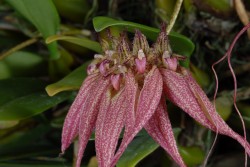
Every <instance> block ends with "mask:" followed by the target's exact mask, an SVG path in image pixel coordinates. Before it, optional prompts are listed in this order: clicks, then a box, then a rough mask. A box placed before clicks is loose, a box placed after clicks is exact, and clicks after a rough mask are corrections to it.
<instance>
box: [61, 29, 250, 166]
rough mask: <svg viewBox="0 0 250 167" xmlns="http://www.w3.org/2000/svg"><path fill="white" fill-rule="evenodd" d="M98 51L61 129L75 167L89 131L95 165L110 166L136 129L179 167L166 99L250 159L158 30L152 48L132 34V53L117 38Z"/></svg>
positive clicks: (246, 145) (240, 139) (249, 151)
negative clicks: (76, 144)
mask: <svg viewBox="0 0 250 167" xmlns="http://www.w3.org/2000/svg"><path fill="white" fill-rule="evenodd" d="M103 48H104V54H103V55H96V56H95V60H94V61H93V62H92V63H91V64H90V65H89V67H88V74H89V75H88V77H87V78H86V79H85V81H84V82H83V84H82V87H81V88H80V91H79V93H78V95H77V97H76V99H75V101H74V103H73V104H72V106H71V108H70V110H69V113H68V115H67V117H66V119H65V122H64V126H63V133H62V148H61V149H62V153H64V151H65V150H66V149H67V148H68V147H69V145H70V144H71V143H72V142H73V140H74V139H75V138H76V137H77V136H78V139H79V149H78V155H77V163H76V166H77V167H80V164H81V159H82V157H83V153H84V150H85V148H86V145H87V142H88V139H89V138H90V136H91V133H92V132H93V131H95V136H96V138H95V146H96V156H97V159H98V163H99V166H100V167H113V166H115V164H116V163H117V161H118V160H119V158H120V157H121V155H122V153H123V152H124V151H125V149H126V148H127V146H128V144H129V143H130V142H131V141H132V140H133V138H134V137H135V136H136V134H137V133H138V132H139V131H140V130H141V129H142V128H145V129H146V131H147V132H148V134H149V135H150V136H151V137H152V138H153V139H154V140H155V141H156V142H157V143H159V145H160V146H161V147H162V148H164V149H165V150H166V152H168V154H169V155H170V156H171V157H172V159H173V160H174V161H175V162H176V163H177V164H178V165H179V166H181V167H185V166H186V165H185V163H184V162H183V159H182V157H181V156H180V154H179V151H178V148H177V144H176V141H175V138H174V134H173V130H172V127H171V123H170V120H169V117H168V112H167V106H166V100H169V101H170V102H172V103H174V104H175V105H177V106H178V107H180V108H181V109H182V110H183V111H185V112H186V113H187V114H189V115H190V116H191V117H193V118H194V119H195V120H196V121H197V122H199V123H200V124H201V125H203V126H205V127H207V128H209V129H211V130H213V131H215V132H218V133H220V134H223V135H227V136H229V137H231V138H233V139H235V140H237V141H238V142H239V143H240V144H241V145H242V146H243V147H244V148H245V150H246V152H247V154H248V155H250V145H249V143H247V142H246V140H245V139H244V138H243V137H242V136H240V135H239V134H237V133H236V132H234V131H233V130H232V129H231V128H230V127H229V126H228V125H227V124H226V123H225V122H224V120H223V119H222V118H221V117H220V115H219V114H218V113H217V112H216V110H215V108H214V106H213V105H212V103H211V102H210V100H209V99H208V97H207V96H206V94H205V93H204V91H203V90H202V89H201V88H200V86H199V85H198V84H197V82H196V81H195V80H194V79H193V77H192V76H191V74H190V72H189V71H188V70H187V69H186V68H184V67H181V66H180V65H179V64H178V61H179V59H180V56H177V55H175V54H173V53H172V50H171V48H170V46H169V41H168V37H167V35H166V33H165V30H164V28H163V30H162V31H161V33H160V34H159V37H158V39H157V41H156V43H155V44H154V45H153V46H152V47H150V46H149V44H148V42H147V40H146V37H145V36H144V35H143V34H142V33H140V32H139V31H136V33H135V37H134V41H133V47H132V49H131V48H130V47H129V44H128V43H127V41H126V40H125V38H123V37H121V39H120V40H119V41H118V42H116V43H113V44H112V48H111V49H110V48H109V46H108V45H107V42H105V41H103ZM123 129H124V135H123V139H122V142H121V144H120V146H119V148H117V143H118V140H119V137H120V134H121V132H122V130H123ZM116 150H117V151H116Z"/></svg>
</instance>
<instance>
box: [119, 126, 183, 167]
mask: <svg viewBox="0 0 250 167" xmlns="http://www.w3.org/2000/svg"><path fill="white" fill-rule="evenodd" d="M180 131H181V129H180V128H174V129H173V132H174V136H175V138H177V136H178V135H179V133H180ZM158 147H159V145H158V144H157V143H156V142H155V141H154V140H153V139H152V138H151V137H150V136H149V135H148V133H147V132H146V131H145V130H144V129H143V130H141V131H140V132H139V134H138V135H137V137H136V138H135V139H134V140H133V141H132V142H131V143H130V144H129V146H128V148H127V149H126V150H125V152H124V153H123V155H122V156H121V158H120V160H119V161H118V163H117V167H134V166H135V165H136V164H138V163H139V162H140V161H141V160H142V159H143V158H145V157H146V156H147V155H149V154H150V153H152V152H153V151H154V150H156V149H157V148H158Z"/></svg>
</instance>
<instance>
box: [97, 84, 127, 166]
mask: <svg viewBox="0 0 250 167" xmlns="http://www.w3.org/2000/svg"><path fill="white" fill-rule="evenodd" d="M112 91H113V90H112V89H110V90H109V91H108V92H107V93H106V95H105V96H106V97H104V98H105V99H107V100H104V101H106V102H104V103H105V104H104V109H103V108H100V112H99V115H98V117H97V121H96V148H98V149H96V151H97V159H98V162H99V166H100V167H109V166H110V163H111V160H112V158H113V156H114V154H115V150H116V146H117V143H118V139H119V136H120V133H121V131H122V128H123V127H124V116H125V110H126V109H127V108H126V107H127V103H126V98H127V94H126V92H125V91H124V88H123V89H122V90H120V91H119V92H117V94H116V95H115V96H114V97H112V98H111V96H112ZM106 106H108V107H106ZM101 107H102V105H101Z"/></svg>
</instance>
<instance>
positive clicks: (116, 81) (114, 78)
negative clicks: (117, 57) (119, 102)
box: [111, 74, 121, 90]
mask: <svg viewBox="0 0 250 167" xmlns="http://www.w3.org/2000/svg"><path fill="white" fill-rule="evenodd" d="M120 83H121V74H115V75H111V84H112V86H113V87H114V89H115V90H119V89H120Z"/></svg>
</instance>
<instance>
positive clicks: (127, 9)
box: [0, 0, 250, 167]
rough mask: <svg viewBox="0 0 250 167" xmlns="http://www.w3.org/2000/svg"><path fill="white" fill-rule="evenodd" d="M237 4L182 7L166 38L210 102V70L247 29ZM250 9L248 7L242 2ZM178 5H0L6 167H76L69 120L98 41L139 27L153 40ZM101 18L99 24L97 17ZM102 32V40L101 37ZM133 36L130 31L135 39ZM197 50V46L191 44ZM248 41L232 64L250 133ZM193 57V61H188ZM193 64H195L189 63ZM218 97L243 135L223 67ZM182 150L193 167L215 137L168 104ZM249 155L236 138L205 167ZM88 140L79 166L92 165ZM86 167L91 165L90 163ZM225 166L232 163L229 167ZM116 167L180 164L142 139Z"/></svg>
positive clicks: (96, 1)
mask: <svg viewBox="0 0 250 167" xmlns="http://www.w3.org/2000/svg"><path fill="white" fill-rule="evenodd" d="M231 2H232V1H231V0H184V2H183V6H182V9H181V12H180V13H179V16H178V19H177V22H176V24H175V26H174V28H173V31H172V32H171V33H170V43H171V45H172V47H173V50H174V51H175V52H176V53H178V54H182V55H183V56H187V57H188V59H187V60H188V61H186V63H185V64H183V65H185V66H186V67H188V68H190V70H191V72H192V75H193V76H194V78H195V79H196V80H197V82H198V83H199V84H200V85H201V86H202V88H203V89H204V90H205V91H206V93H207V94H208V96H209V97H211V99H212V97H213V93H214V88H215V81H214V79H213V78H214V77H213V73H212V71H211V65H212V64H213V63H214V62H215V61H216V60H218V59H219V58H221V57H222V56H223V55H224V54H225V53H226V51H227V48H228V46H229V44H230V43H231V41H232V39H233V37H234V36H235V34H236V33H237V32H238V31H239V30H240V29H241V28H242V26H243V25H242V23H241V21H240V19H239V17H238V15H237V13H236V12H235V9H234V6H233V4H232V3H231ZM243 2H244V6H245V8H246V10H247V11H248V10H250V3H249V1H243ZM175 3H176V0H136V1H135V0H93V1H91V0H35V1H34V0H0V166H3V167H24V166H25V167H33V166H37V164H39V166H41V167H57V166H71V164H72V161H73V148H72V147H71V148H70V149H69V150H68V151H67V152H66V154H65V155H64V156H63V157H59V156H58V155H59V153H60V136H61V129H62V125H63V120H64V118H65V115H66V114H67V111H68V109H69V107H70V105H71V103H72V101H73V99H74V97H75V95H76V90H77V89H78V88H79V87H80V85H81V82H82V81H83V80H84V78H85V77H86V75H87V74H86V67H87V65H88V63H89V62H90V60H91V59H92V58H93V55H94V54H95V53H100V52H102V51H101V47H100V45H99V43H98V40H99V38H105V34H106V28H107V27H109V28H110V31H111V34H114V35H117V34H119V33H121V32H122V31H127V32H128V38H130V39H132V36H131V34H132V33H133V31H134V30H135V29H140V30H141V31H142V32H143V33H145V35H146V36H147V37H148V39H149V40H150V42H152V41H154V39H155V37H156V36H157V34H158V32H159V28H160V25H161V24H162V23H163V22H165V23H168V22H169V20H170V18H171V15H172V12H173V8H174V5H175ZM100 16H102V17H100ZM97 32H98V33H99V34H100V35H99V34H98V33H97ZM131 32H132V33H131ZM194 46H195V47H194ZM249 53H250V41H249V39H248V37H247V35H245V36H243V37H242V38H241V39H240V40H239V41H238V43H237V44H236V46H235V49H234V51H233V54H232V55H233V56H232V66H233V67H234V69H235V72H236V74H237V79H238V87H239V93H238V100H237V104H238V106H239V109H240V111H241V112H242V115H243V118H244V121H245V122H246V127H247V132H248V134H249V129H250V114H249V113H250V103H249V102H250V80H249V78H250V76H249V75H250V73H249V70H250V63H249V60H250V56H249ZM191 55H192V56H191ZM189 62H190V63H189ZM216 71H217V73H218V78H219V82H220V84H219V94H218V96H217V98H216V108H217V110H218V112H219V113H220V114H221V115H222V117H223V118H224V119H225V120H227V121H228V123H229V124H230V126H232V127H233V129H234V130H236V131H238V132H239V133H241V132H242V125H241V122H240V120H239V117H238V115H237V114H236V112H235V110H234V108H233V103H232V91H233V81H232V78H231V74H230V71H229V69H228V66H227V63H226V62H224V63H221V64H219V65H217V66H216ZM168 107H169V109H168V110H169V113H170V117H171V121H172V124H173V126H174V128H175V129H178V130H179V131H178V133H175V135H176V136H175V137H176V139H177V141H178V145H179V150H180V152H181V155H182V156H183V158H184V160H185V162H186V163H187V164H188V166H199V165H201V164H202V162H203V161H204V158H205V157H206V154H207V153H208V151H209V149H210V146H211V145H212V143H213V139H214V136H215V135H214V134H213V133H211V132H210V131H208V130H206V129H204V128H203V127H201V126H200V125H198V124H196V123H195V122H194V121H192V120H191V119H189V117H188V116H187V115H185V114H183V113H182V112H179V109H178V108H176V107H173V106H172V105H171V104H170V105H168ZM241 153H243V151H242V149H241V147H240V146H239V145H238V144H237V143H236V142H234V141H232V140H230V139H228V138H225V137H222V136H219V139H218V141H217V143H216V146H215V149H214V150H213V151H212V155H211V157H210V158H209V161H208V166H213V167H215V166H216V167H222V166H230V165H231V166H232V165H233V166H242V162H243V159H242V158H243V156H242V155H241ZM94 155H95V151H94V144H93V141H90V143H89V145H88V147H87V150H86V154H85V156H84V160H83V166H89V167H90V166H91V167H94V166H96V159H95V158H94V157H93V156H94ZM88 162H89V164H88ZM225 164H226V165H225ZM118 166H128V167H132V166H138V167H139V166H143V167H153V166H157V167H161V166H162V167H165V166H174V164H173V162H172V161H171V159H170V158H169V156H168V155H167V154H165V153H164V151H163V150H162V149H161V148H158V145H157V144H156V143H155V142H154V141H153V140H152V139H151V138H150V137H149V136H148V135H147V134H146V133H144V132H142V133H140V134H139V135H138V136H137V137H136V138H135V140H134V141H133V142H132V143H131V144H130V145H129V148H128V149H127V151H126V152H125V154H124V155H123V156H122V158H121V160H120V161H119V163H118Z"/></svg>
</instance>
